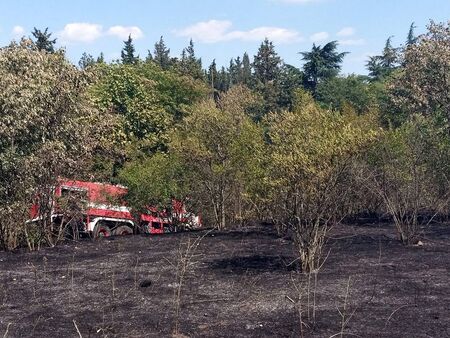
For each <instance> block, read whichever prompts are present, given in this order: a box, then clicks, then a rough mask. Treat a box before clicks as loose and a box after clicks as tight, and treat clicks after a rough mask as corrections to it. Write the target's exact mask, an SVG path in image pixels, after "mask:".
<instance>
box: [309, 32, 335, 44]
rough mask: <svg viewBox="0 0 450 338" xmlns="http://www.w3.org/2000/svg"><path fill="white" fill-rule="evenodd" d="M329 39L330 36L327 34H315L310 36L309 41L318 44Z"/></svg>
mask: <svg viewBox="0 0 450 338" xmlns="http://www.w3.org/2000/svg"><path fill="white" fill-rule="evenodd" d="M329 37H330V34H328V33H327V32H317V33H314V34H313V35H311V36H310V37H309V39H310V40H311V41H313V42H320V41H324V40H326V39H328V38H329Z"/></svg>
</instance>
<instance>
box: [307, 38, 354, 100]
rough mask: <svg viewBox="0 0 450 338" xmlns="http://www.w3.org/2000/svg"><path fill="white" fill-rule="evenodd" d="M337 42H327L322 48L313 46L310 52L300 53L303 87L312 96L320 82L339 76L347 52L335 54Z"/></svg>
mask: <svg viewBox="0 0 450 338" xmlns="http://www.w3.org/2000/svg"><path fill="white" fill-rule="evenodd" d="M337 46H338V42H337V41H331V42H328V43H327V44H326V45H324V46H323V47H321V46H316V45H315V44H313V46H312V49H311V51H310V52H300V54H301V55H302V60H303V61H305V64H304V65H303V72H304V85H305V88H306V89H308V90H310V91H311V93H312V94H313V96H315V95H316V89H317V86H318V84H319V83H320V82H322V81H324V80H326V79H330V78H332V77H335V76H337V75H338V74H339V70H340V69H341V65H342V61H343V59H344V56H345V55H346V54H348V53H347V52H343V53H338V52H337Z"/></svg>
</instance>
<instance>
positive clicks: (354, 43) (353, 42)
mask: <svg viewBox="0 0 450 338" xmlns="http://www.w3.org/2000/svg"><path fill="white" fill-rule="evenodd" d="M338 42H339V44H340V45H343V46H361V45H364V44H365V43H366V40H364V39H346V40H339V41H338Z"/></svg>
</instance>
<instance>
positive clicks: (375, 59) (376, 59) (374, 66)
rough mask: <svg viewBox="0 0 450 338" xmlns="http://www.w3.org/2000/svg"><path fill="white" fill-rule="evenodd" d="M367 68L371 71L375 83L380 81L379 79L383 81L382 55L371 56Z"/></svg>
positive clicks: (370, 75) (370, 74)
mask: <svg viewBox="0 0 450 338" xmlns="http://www.w3.org/2000/svg"><path fill="white" fill-rule="evenodd" d="M366 68H367V70H368V71H369V77H370V78H371V79H372V80H373V81H378V80H379V79H381V78H382V77H383V74H384V67H383V64H382V57H381V55H373V56H369V60H367V63H366Z"/></svg>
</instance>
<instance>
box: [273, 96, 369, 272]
mask: <svg viewBox="0 0 450 338" xmlns="http://www.w3.org/2000/svg"><path fill="white" fill-rule="evenodd" d="M361 119H363V118H361V117H357V116H355V115H350V116H345V115H341V114H340V113H332V112H329V111H325V110H322V109H320V108H318V107H317V106H316V104H315V102H314V100H313V98H312V97H311V96H310V95H309V94H307V93H305V92H298V93H297V100H296V104H295V106H294V109H293V111H292V112H283V113H282V114H281V115H280V114H273V115H270V116H269V119H268V128H269V138H270V144H271V145H270V147H269V149H270V170H269V189H268V191H269V192H270V200H271V205H270V209H271V212H272V217H273V219H274V221H275V223H276V224H277V225H278V227H279V229H291V230H292V231H293V234H294V240H295V248H296V253H297V254H298V257H299V258H300V260H301V264H302V268H303V271H305V272H313V271H315V269H318V267H319V266H320V259H321V256H322V248H323V245H324V241H325V235H326V234H327V232H328V230H329V229H330V227H331V226H332V225H334V224H336V223H337V222H339V219H340V218H341V217H343V216H345V214H346V213H345V210H346V208H345V202H346V194H347V193H348V192H349V191H350V189H351V187H350V186H349V185H348V184H347V182H346V177H347V172H348V168H349V166H350V163H351V160H352V158H353V157H354V156H356V155H357V154H358V153H359V152H360V151H361V149H362V148H363V147H364V146H365V145H366V144H367V143H368V142H369V141H371V140H372V139H373V137H374V132H373V131H371V130H370V128H369V127H368V126H367V125H368V124H366V126H364V125H365V123H364V122H363V121H361Z"/></svg>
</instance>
